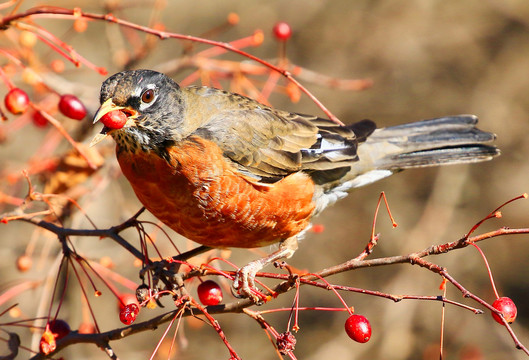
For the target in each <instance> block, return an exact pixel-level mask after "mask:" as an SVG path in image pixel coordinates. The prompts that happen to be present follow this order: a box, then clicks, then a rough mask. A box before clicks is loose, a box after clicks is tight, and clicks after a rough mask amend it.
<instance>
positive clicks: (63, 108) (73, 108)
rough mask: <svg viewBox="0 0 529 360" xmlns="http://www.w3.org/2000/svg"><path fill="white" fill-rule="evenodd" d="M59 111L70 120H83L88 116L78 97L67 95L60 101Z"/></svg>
mask: <svg viewBox="0 0 529 360" xmlns="http://www.w3.org/2000/svg"><path fill="white" fill-rule="evenodd" d="M59 110H60V112H61V113H62V114H63V115H64V116H67V117H69V118H70V119H75V120H82V119H83V118H84V117H85V116H86V108H85V107H84V105H83V103H82V102H81V100H79V99H78V98H77V96H74V95H70V94H66V95H63V96H61V99H60V100H59Z"/></svg>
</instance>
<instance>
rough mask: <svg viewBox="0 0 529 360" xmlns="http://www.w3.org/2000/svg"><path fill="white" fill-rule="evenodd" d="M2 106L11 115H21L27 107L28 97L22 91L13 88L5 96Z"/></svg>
mask: <svg viewBox="0 0 529 360" xmlns="http://www.w3.org/2000/svg"><path fill="white" fill-rule="evenodd" d="M4 104H5V106H6V108H7V110H8V111H9V112H10V113H11V114H14V115H19V114H23V113H25V112H26V110H27V109H28V107H29V96H28V94H26V92H25V91H24V90H22V89H19V88H14V89H11V90H10V91H9V92H8V93H7V95H6V96H5V98H4Z"/></svg>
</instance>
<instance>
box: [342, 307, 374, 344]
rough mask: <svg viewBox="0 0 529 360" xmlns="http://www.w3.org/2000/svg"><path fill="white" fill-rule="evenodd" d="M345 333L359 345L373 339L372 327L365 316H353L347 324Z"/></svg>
mask: <svg viewBox="0 0 529 360" xmlns="http://www.w3.org/2000/svg"><path fill="white" fill-rule="evenodd" d="M345 332H346V333H347V335H349V337H350V338H351V339H353V340H354V341H357V342H359V343H365V342H368V341H369V339H371V325H370V324H369V321H368V320H367V318H366V317H365V316H362V315H355V314H353V315H351V316H349V318H348V319H347V321H346V322H345Z"/></svg>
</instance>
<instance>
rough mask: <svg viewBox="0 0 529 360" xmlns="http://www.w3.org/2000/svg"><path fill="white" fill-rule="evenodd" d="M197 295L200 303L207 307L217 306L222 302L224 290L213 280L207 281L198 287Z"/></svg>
mask: <svg viewBox="0 0 529 360" xmlns="http://www.w3.org/2000/svg"><path fill="white" fill-rule="evenodd" d="M197 293H198V298H199V299H200V302H201V303H202V304H204V305H206V306H208V305H217V304H219V303H220V302H221V301H222V290H221V288H220V286H219V285H218V284H217V283H216V282H215V281H213V280H207V281H204V282H203V283H202V284H200V285H198V288H197Z"/></svg>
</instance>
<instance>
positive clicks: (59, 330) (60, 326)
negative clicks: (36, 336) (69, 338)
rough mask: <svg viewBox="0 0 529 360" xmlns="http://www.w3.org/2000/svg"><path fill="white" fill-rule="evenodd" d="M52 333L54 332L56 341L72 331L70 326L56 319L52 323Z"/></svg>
mask: <svg viewBox="0 0 529 360" xmlns="http://www.w3.org/2000/svg"><path fill="white" fill-rule="evenodd" d="M50 331H51V332H52V334H53V336H55V339H57V340H59V339H62V338H63V337H65V336H66V335H68V334H69V333H70V331H71V329H70V325H68V323H67V322H66V321H64V320H61V319H55V320H53V321H52V322H50Z"/></svg>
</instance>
